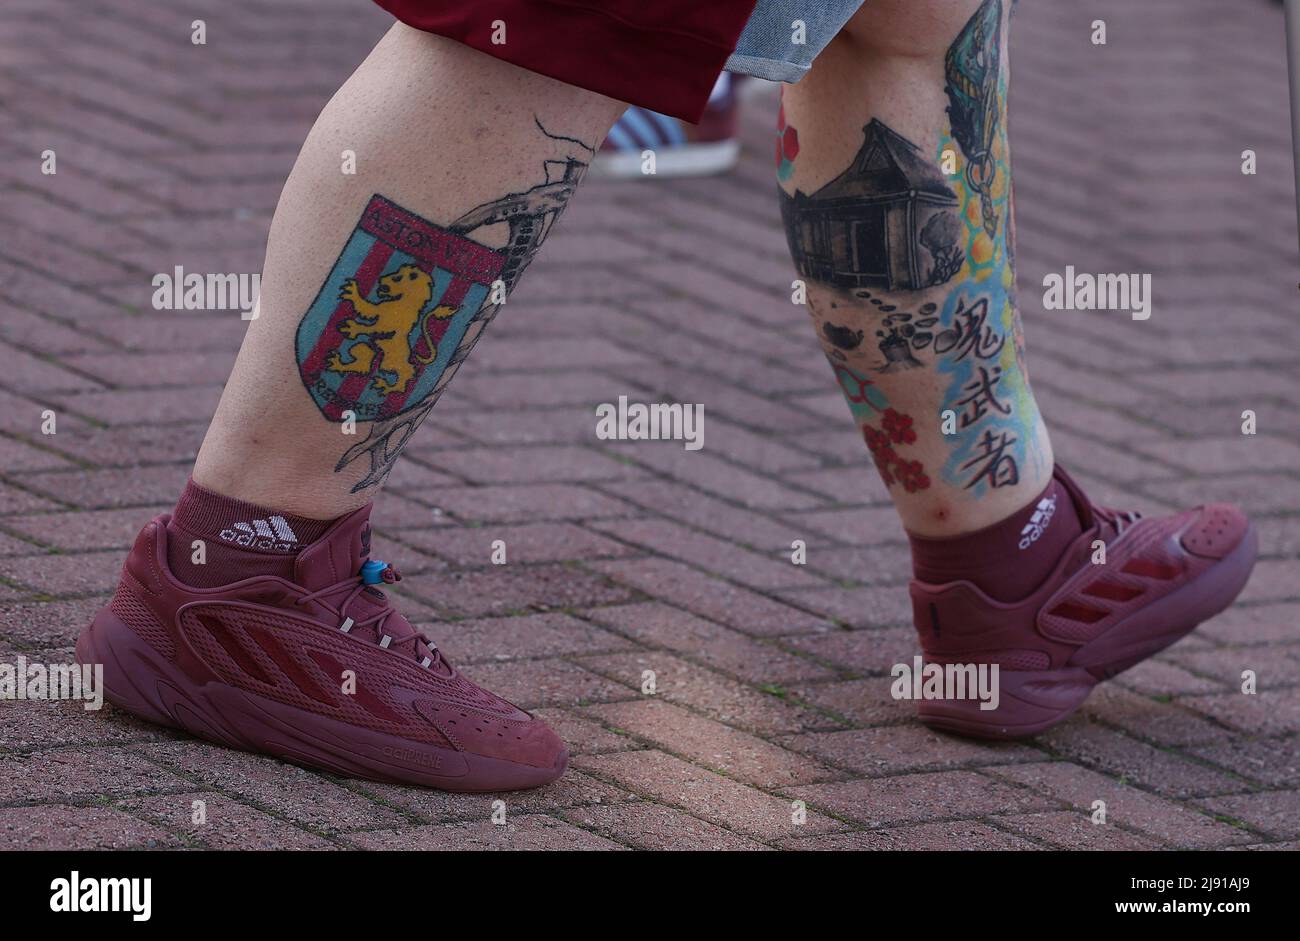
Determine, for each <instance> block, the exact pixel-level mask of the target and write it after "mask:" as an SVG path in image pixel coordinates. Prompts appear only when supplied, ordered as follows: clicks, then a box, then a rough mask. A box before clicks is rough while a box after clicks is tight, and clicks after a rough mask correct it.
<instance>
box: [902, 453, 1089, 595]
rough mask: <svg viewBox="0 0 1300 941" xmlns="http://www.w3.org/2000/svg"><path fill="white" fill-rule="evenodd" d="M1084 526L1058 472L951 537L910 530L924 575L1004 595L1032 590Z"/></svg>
mask: <svg viewBox="0 0 1300 941" xmlns="http://www.w3.org/2000/svg"><path fill="white" fill-rule="evenodd" d="M1082 532H1083V524H1082V522H1081V520H1080V516H1079V513H1078V511H1077V509H1076V507H1075V506H1074V503H1073V500H1072V498H1071V496H1070V493H1069V491H1068V490H1067V489H1066V488H1065V486H1064V485H1063V484H1062V483H1061V482H1060V481H1058V480H1057V479H1055V478H1053V479H1051V480H1049V481H1048V482H1047V485H1046V487H1044V488H1043V489H1042V490H1041V491H1039V492H1038V493H1037V494H1035V495H1034V496H1033V497H1031V498H1030V500H1029V501H1028V502H1027V503H1026V505H1025V506H1023V507H1020V508H1018V509H1016V510H1015V511H1014V512H1012V513H1010V514H1009V515H1007V516H1006V517H1005V518H1003V519H1001V520H999V521H997V522H995V523H993V524H991V525H988V526H985V527H983V528H981V529H978V530H976V531H974V532H966V533H963V534H960V535H956V536H950V537H947V538H935V537H932V536H925V535H920V534H917V533H914V532H909V533H908V538H909V541H910V542H911V547H912V568H913V572H914V574H915V576H916V578H917V580H918V581H922V582H927V583H930V584H943V583H946V582H953V581H969V582H971V583H973V584H974V585H975V586H976V587H978V588H979V589H980V590H981V591H983V592H984V593H985V594H987V595H989V596H990V597H991V598H994V599H996V600H998V601H1015V600H1018V599H1020V598H1023V597H1025V596H1026V595H1028V594H1030V593H1031V592H1032V591H1033V590H1034V589H1035V588H1037V587H1038V586H1039V585H1040V584H1042V581H1043V579H1045V578H1046V577H1047V576H1048V575H1049V574H1050V573H1051V571H1052V570H1053V569H1054V568H1055V567H1056V563H1057V562H1058V561H1059V560H1060V558H1061V555H1062V553H1064V552H1065V550H1066V549H1067V548H1068V547H1069V546H1070V544H1071V543H1073V542H1074V540H1075V539H1077V538H1078V536H1079V534H1080V533H1082Z"/></svg>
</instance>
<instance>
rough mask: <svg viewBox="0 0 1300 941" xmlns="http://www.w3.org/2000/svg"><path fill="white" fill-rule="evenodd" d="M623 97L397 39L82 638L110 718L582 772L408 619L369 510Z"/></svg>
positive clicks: (309, 746) (485, 785)
mask: <svg viewBox="0 0 1300 941" xmlns="http://www.w3.org/2000/svg"><path fill="white" fill-rule="evenodd" d="M623 107H624V105H623V104H622V103H620V102H616V101H613V100H611V99H608V98H604V97H602V96H600V95H596V94H593V93H591V92H586V91H582V90H580V89H577V88H574V87H572V86H569V85H565V84H562V83H560V82H556V81H554V80H551V79H547V78H544V77H542V76H539V75H535V74H533V73H530V72H525V71H523V70H521V69H518V68H516V67H514V66H512V65H509V64H506V63H503V62H500V61H498V60H496V59H493V58H491V57H488V56H485V55H483V54H481V53H478V52H475V51H472V50H470V49H468V48H466V47H464V46H461V45H459V44H457V43H454V42H452V41H450V40H446V39H442V38H440V37H437V36H433V35H430V34H426V33H423V32H420V31H417V30H414V29H411V28H409V27H407V26H404V25H400V24H399V25H397V26H395V27H393V29H392V30H391V31H390V32H389V34H388V35H387V36H386V37H385V38H384V39H383V40H382V41H381V42H380V43H379V45H378V46H376V47H375V50H374V51H373V52H372V53H371V55H370V57H369V58H368V59H366V61H365V62H364V63H363V64H362V65H361V67H360V68H359V69H358V70H357V72H356V73H355V74H354V75H353V76H352V78H351V79H350V80H349V81H348V82H347V83H346V84H345V85H344V86H343V88H342V89H340V90H339V92H338V94H336V95H335V96H334V98H333V100H331V101H330V103H329V104H328V105H327V106H326V108H325V110H324V111H323V112H322V114H321V116H320V118H319V119H318V121H317V122H316V125H315V127H314V128H313V129H312V132H311V134H310V135H309V137H308V139H307V141H306V143H305V144H304V145H303V148H302V152H301V153H300V155H299V157H298V161H297V164H296V165H295V166H294V169H293V172H292V174H291V175H290V177H289V180H288V182H287V183H286V185H285V188H284V192H283V194H282V195H281V198H280V203H279V206H278V207H277V209H276V213H275V219H274V222H273V223H272V227H271V236H270V240H269V244H268V248H267V258H266V265H265V271H264V276H263V279H262V292H261V298H260V306H259V316H258V317H257V319H255V320H253V321H252V323H251V324H250V326H249V329H248V333H247V336H246V337H245V340H244V344H243V348H242V349H241V351H240V354H239V358H238V360H237V362H236V364H235V369H234V372H233V374H232V375H231V378H230V381H229V383H228V384H227V386H226V389H225V393H224V394H223V396H222V399H221V404H220V406H219V407H218V409H217V414H216V417H215V418H214V420H213V422H212V425H211V427H210V428H209V430H208V434H207V437H206V439H205V440H204V443H203V447H202V450H201V451H200V453H199V457H198V462H197V464H196V465H195V468H194V477H193V480H191V482H190V484H189V485H188V486H187V487H186V490H185V492H184V494H182V497H181V500H180V502H179V503H178V504H177V507H176V511H175V513H174V514H172V515H171V516H161V517H159V518H157V519H155V520H154V521H153V522H151V523H150V524H149V525H147V526H146V527H145V529H144V530H143V531H142V532H141V533H140V535H139V537H138V538H137V540H136V543H135V546H134V548H133V549H132V551H131V554H130V556H128V558H127V562H126V565H125V567H124V570H123V574H122V579H121V582H120V584H119V586H118V589H117V593H116V594H115V595H114V597H113V600H112V602H111V603H110V604H109V606H108V607H106V608H104V609H103V610H102V611H101V612H100V613H99V615H98V616H96V618H95V620H94V622H93V623H92V624H91V625H90V626H89V627H88V628H87V629H86V630H85V631H83V633H82V635H81V638H80V639H79V640H78V642H77V657H78V660H79V661H80V662H82V663H102V664H104V686H105V695H106V696H107V698H108V699H109V701H110V702H112V703H113V704H114V705H116V706H118V707H120V708H124V709H126V710H128V711H130V712H133V713H135V714H136V715H139V716H141V717H143V718H146V719H149V720H151V721H154V722H159V723H162V724H166V725H172V726H177V727H180V728H184V729H186V730H188V731H190V732H193V733H195V734H197V735H201V736H203V737H205V738H209V739H212V740H214V741H217V742H220V743H222V744H227V745H231V746H234V747H238V748H246V749H251V750H254V751H262V752H267V753H270V754H272V755H276V756H278V757H282V758H285V759H287V760H290V761H294V762H297V763H300V764H306V765H308V766H311V767H316V768H323V769H326V770H329V771H333V772H337V773H342V774H351V775H357V776H360V777H367V778H373V779H377V780H385V781H397V782H403V783H416V784H425V785H429V786H433V787H439V788H444V789H447V790H458V791H460V790H463V791H482V790H507V789H511V788H518V787H531V786H535V785H538V784H544V783H546V782H548V781H551V780H554V779H555V778H556V777H558V776H559V775H560V774H561V773H562V772H563V771H564V767H565V764H566V761H567V751H566V750H565V748H564V745H563V743H561V742H560V740H559V739H558V738H557V737H556V736H555V734H554V733H553V732H551V731H550V729H548V728H547V727H546V726H545V725H544V724H543V723H541V722H540V721H538V720H536V719H534V718H533V717H532V716H530V715H528V714H527V713H525V712H523V711H521V710H520V709H518V708H516V707H515V706H513V705H511V704H510V703H508V702H506V701H505V700H503V699H500V698H499V697H497V696H494V695H493V694H492V693H489V692H487V691H486V690H483V689H481V688H479V687H478V686H476V685H474V684H473V683H471V682H470V681H469V680H467V679H466V678H465V677H464V676H462V675H461V674H460V673H459V672H457V671H456V670H455V668H453V667H452V666H451V665H450V664H448V663H447V661H446V660H445V659H444V658H443V657H442V656H441V654H440V653H439V652H438V650H437V648H436V646H434V644H433V641H432V640H431V639H429V638H426V637H425V636H423V635H422V634H420V633H418V632H417V631H415V630H414V628H413V627H412V626H411V624H410V623H409V622H408V621H407V620H406V619H405V618H404V617H403V616H402V615H401V614H399V613H398V612H397V611H396V610H394V609H393V607H392V605H391V604H390V602H389V600H388V599H387V597H386V596H385V594H384V592H383V591H381V590H380V589H381V588H382V586H383V585H384V584H385V583H389V582H392V581H396V580H397V579H398V578H399V577H400V576H398V574H397V572H396V570H395V569H393V567H392V566H389V565H387V564H385V563H384V562H382V561H379V560H372V559H370V526H369V522H368V518H369V512H370V500H371V499H372V497H373V495H374V494H375V493H376V492H377V490H378V488H379V487H380V486H381V485H382V483H383V481H384V479H385V477H386V476H387V474H388V471H389V470H390V468H391V467H392V465H393V462H394V461H395V460H396V459H397V456H398V453H399V452H400V451H401V448H402V446H403V444H405V442H406V440H407V439H408V438H409V436H410V435H411V434H412V433H413V432H414V430H415V429H416V427H417V426H418V425H419V424H420V422H421V421H422V420H423V419H424V418H425V416H426V415H427V414H428V413H429V411H430V410H431V409H432V408H433V406H434V403H435V402H436V401H437V400H438V398H439V396H440V395H441V394H442V392H443V390H444V389H445V388H446V387H447V383H448V382H449V381H450V379H451V377H452V376H453V374H454V373H455V372H456V370H457V368H458V367H459V365H460V363H461V362H462V361H463V360H464V358H465V357H466V355H468V353H469V352H470V350H471V348H472V347H473V346H474V344H475V343H476V342H477V340H478V339H479V337H480V335H481V333H482V331H483V329H484V327H485V326H486V325H487V323H488V322H489V321H490V320H491V319H492V317H493V316H494V314H495V313H496V311H497V309H498V308H499V306H500V304H501V303H503V302H504V298H505V296H506V295H507V294H508V293H509V292H510V290H511V289H512V288H513V287H514V285H515V283H516V282H517V281H518V279H519V277H520V275H521V274H522V273H523V270H524V268H525V267H527V265H528V263H529V261H530V260H531V259H532V257H533V254H534V253H535V252H536V251H537V249H538V247H539V246H540V245H541V243H542V242H543V241H544V240H545V238H546V236H547V233H548V232H549V231H550V227H551V226H552V225H553V224H554V223H555V220H556V218H557V217H558V216H559V215H560V213H561V212H562V211H563V209H564V207H565V205H566V204H567V202H568V199H569V197H570V195H571V194H572V193H573V191H574V189H575V188H576V186H577V184H578V182H579V181H580V180H581V178H582V175H583V172H584V170H585V169H586V166H587V163H588V161H589V160H590V158H591V157H592V155H593V154H594V151H595V148H596V147H597V146H598V145H599V143H600V140H601V138H602V137H603V135H604V133H605V131H606V130H607V129H608V128H609V126H610V125H611V124H612V123H613V122H614V120H615V119H616V118H617V117H618V115H619V113H620V112H621V111H622V110H623ZM349 151H351V152H352V159H355V173H344V172H342V167H343V163H344V161H345V160H347V159H349V157H348V152H349ZM353 429H355V433H353V434H349V432H350V431H352V430H353Z"/></svg>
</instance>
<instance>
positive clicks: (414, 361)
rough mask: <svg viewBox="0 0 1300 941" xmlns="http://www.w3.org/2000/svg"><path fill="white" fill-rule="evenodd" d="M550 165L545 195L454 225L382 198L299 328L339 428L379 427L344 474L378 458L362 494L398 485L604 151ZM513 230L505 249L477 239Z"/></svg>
mask: <svg viewBox="0 0 1300 941" xmlns="http://www.w3.org/2000/svg"><path fill="white" fill-rule="evenodd" d="M537 127H538V129H539V130H540V131H541V133H543V134H545V135H546V136H547V137H549V138H551V139H553V140H556V141H563V142H567V143H569V144H572V145H573V148H572V151H573V154H574V155H570V156H567V157H566V158H564V159H561V160H551V161H546V162H545V165H544V173H545V176H544V178H543V180H542V181H540V182H538V184H537V185H536V186H533V187H531V188H530V189H527V190H524V191H522V192H518V193H509V194H507V195H505V196H503V197H501V198H500V199H496V200H492V201H490V202H487V203H484V204H483V205H481V206H477V207H475V208H474V209H471V210H470V211H469V212H467V213H465V214H464V215H462V216H461V217H459V218H458V219H456V220H454V221H452V222H450V223H449V224H447V225H445V226H440V225H437V224H435V223H433V222H430V221H429V220H427V219H422V218H421V217H419V216H417V215H416V214H415V213H413V212H411V211H409V210H407V209H404V208H402V207H401V206H398V205H397V204H396V203H394V202H392V201H391V200H389V199H386V198H385V197H383V196H381V195H379V194H375V195H374V196H372V197H371V199H370V203H369V205H367V207H366V209H365V211H364V212H363V213H362V215H361V220H360V222H358V223H357V227H356V228H355V229H354V230H353V232H352V235H351V236H350V237H349V239H348V241H347V244H346V245H344V247H343V251H342V252H341V253H340V254H339V257H338V259H337V260H336V261H335V263H334V267H333V268H332V269H331V270H330V273H329V275H328V276H327V277H326V279H325V283H324V284H322V285H321V289H320V291H319V293H318V294H317V296H316V300H315V302H314V303H313V304H312V305H311V307H310V308H308V310H307V313H306V315H305V316H304V317H303V319H302V321H301V322H300V323H299V325H298V333H297V340H296V355H297V361H298V371H299V374H300V376H301V377H302V381H303V384H304V385H305V386H306V387H307V391H308V393H310V395H311V397H312V400H313V401H314V402H315V403H316V406H317V408H319V409H320V412H321V414H322V415H324V416H325V418H327V419H329V420H330V421H334V422H342V421H345V420H346V419H348V418H349V417H351V418H354V419H355V421H356V422H357V423H359V424H360V423H365V424H368V426H369V427H368V429H367V431H366V435H365V437H364V438H363V439H362V440H361V441H359V442H357V443H356V444H354V445H353V446H351V447H350V448H348V449H347V450H346V451H344V453H343V455H342V456H341V457H340V458H339V460H338V463H337V465H336V466H335V468H334V470H335V472H336V473H338V472H341V471H343V470H344V469H345V468H347V467H348V466H350V465H351V464H352V463H353V462H354V461H358V460H361V459H362V458H366V459H368V462H369V463H368V469H367V471H366V473H365V474H364V476H363V477H362V479H361V480H360V481H359V482H358V483H357V484H356V485H355V486H354V487H353V488H352V492H353V493H356V492H358V491H360V490H364V489H366V488H368V487H374V486H377V485H379V484H380V483H382V482H383V481H384V479H385V478H386V477H387V476H388V472H389V471H390V470H392V467H393V464H394V463H395V462H396V460H397V457H398V455H399V454H400V453H401V450H402V448H403V446H405V444H406V442H407V441H408V440H409V438H410V436H411V434H412V433H413V432H414V431H415V429H416V428H417V427H418V426H419V424H420V422H421V421H423V420H424V418H425V416H427V415H428V413H429V411H430V410H431V409H432V408H433V406H434V403H436V402H437V400H438V398H439V397H440V396H441V395H442V392H443V390H444V389H446V387H447V384H448V383H449V382H450V381H451V377H452V376H453V375H454V374H455V372H456V370H457V369H458V368H459V367H460V364H461V363H462V362H463V361H464V360H465V358H466V357H467V356H468V355H469V351H470V350H471V349H472V348H473V346H474V344H475V343H476V342H477V341H478V338H479V337H480V336H481V334H482V331H483V328H484V327H485V326H486V325H487V323H488V322H489V321H490V320H492V318H493V317H494V316H496V313H497V311H498V310H499V308H500V305H501V303H503V302H504V299H505V297H506V296H508V295H509V293H510V291H511V290H513V288H514V286H515V284H516V282H517V281H518V280H519V277H520V276H521V275H522V274H523V271H524V269H525V268H526V267H527V266H528V263H529V262H530V261H531V260H532V257H533V255H534V254H535V253H536V251H537V250H538V248H540V246H541V244H542V242H543V241H545V239H546V236H547V234H548V233H549V232H550V229H551V226H552V225H553V224H554V223H555V220H556V219H557V218H558V217H559V215H560V213H561V212H562V211H563V210H564V207H565V206H566V205H567V203H568V200H569V197H570V196H571V195H572V193H573V191H574V189H576V188H577V185H578V183H579V182H580V181H581V179H582V175H583V173H584V172H585V170H586V168H587V161H588V160H589V159H590V156H591V154H592V153H593V152H594V149H593V148H592V147H591V146H589V145H587V144H585V143H583V142H582V141H579V140H576V139H574V138H567V137H561V136H559V135H554V134H550V133H549V132H547V131H546V129H545V128H543V127H542V125H541V122H540V121H538V122H537ZM496 223H504V224H505V225H506V229H507V235H506V244H505V245H504V246H502V247H500V248H490V247H488V246H487V245H484V244H482V243H481V242H478V241H475V240H474V239H473V238H471V237H470V236H471V235H472V234H473V233H475V232H476V231H477V230H478V229H480V228H482V227H484V226H489V225H494V224H496Z"/></svg>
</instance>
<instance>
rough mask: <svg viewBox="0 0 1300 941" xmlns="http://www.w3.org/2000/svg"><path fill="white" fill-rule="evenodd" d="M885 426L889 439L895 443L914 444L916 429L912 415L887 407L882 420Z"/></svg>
mask: <svg viewBox="0 0 1300 941" xmlns="http://www.w3.org/2000/svg"><path fill="white" fill-rule="evenodd" d="M881 424H883V425H884V426H885V432H886V433H887V434H888V435H889V440H891V441H893V442H894V443H895V444H912V443H914V442H915V441H916V431H915V430H914V429H913V428H912V416H911V415H905V414H904V413H902V412H900V411H898V410H896V409H892V408H887V409H885V414H884V417H883V419H882V420H881Z"/></svg>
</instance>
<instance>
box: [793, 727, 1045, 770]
mask: <svg viewBox="0 0 1300 941" xmlns="http://www.w3.org/2000/svg"><path fill="white" fill-rule="evenodd" d="M781 741H782V744H784V745H786V746H787V747H789V748H792V749H794V750H795V751H799V752H803V753H804V754H807V755H810V756H812V757H814V758H819V759H821V760H822V761H825V762H827V763H829V764H831V765H834V766H835V767H837V768H843V769H846V770H848V771H850V772H853V773H855V774H863V775H869V776H876V775H885V774H898V773H900V772H905V771H945V770H949V769H955V768H970V767H979V766H982V765H997V764H1008V763H1011V762H1017V761H1041V760H1042V759H1043V757H1044V755H1043V752H1041V751H1039V750H1037V749H1035V748H1032V747H1030V746H1028V745H1021V744H1016V743H983V742H974V741H971V740H969V739H959V738H955V737H954V736H951V735H940V734H938V733H936V732H932V731H930V730H929V729H927V728H925V727H924V726H922V725H919V724H909V725H902V726H886V727H881V728H873V729H849V730H846V731H842V732H814V733H811V734H808V735H795V736H791V737H789V738H783V739H782V740H781Z"/></svg>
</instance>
